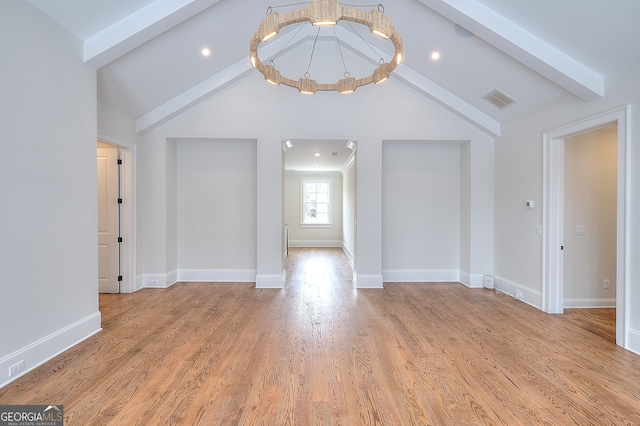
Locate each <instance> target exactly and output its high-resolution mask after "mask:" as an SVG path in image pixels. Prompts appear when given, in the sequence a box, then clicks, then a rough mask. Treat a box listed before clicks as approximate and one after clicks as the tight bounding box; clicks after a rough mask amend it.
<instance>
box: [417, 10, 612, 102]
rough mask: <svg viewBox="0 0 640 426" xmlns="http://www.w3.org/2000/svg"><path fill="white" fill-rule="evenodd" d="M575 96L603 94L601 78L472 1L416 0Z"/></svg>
mask: <svg viewBox="0 0 640 426" xmlns="http://www.w3.org/2000/svg"><path fill="white" fill-rule="evenodd" d="M418 1H420V2H421V3H423V4H425V5H426V6H428V7H430V8H431V9H433V10H435V11H436V12H438V13H440V14H441V15H443V16H445V17H447V18H448V19H450V20H451V21H453V22H455V23H457V24H458V25H460V26H462V27H464V28H465V29H467V30H468V31H471V32H472V33H474V34H475V35H477V36H478V37H480V38H482V39H483V40H485V41H486V42H487V43H490V44H492V45H493V46H495V47H496V48H498V49H500V50H501V51H503V52H504V53H506V54H507V55H509V56H511V57H512V58H514V59H516V60H518V61H520V62H521V63H522V64H524V65H526V66H527V67H529V68H531V69H533V70H534V71H536V72H537V73H539V74H541V75H543V76H545V77H546V78H548V79H549V80H551V81H553V82H554V83H556V84H557V85H558V86H560V87H563V88H564V89H566V90H567V91H569V92H571V93H573V94H574V95H576V96H578V97H580V98H582V99H584V100H585V101H592V100H594V99H597V98H600V97H602V96H604V78H603V77H602V76H601V75H599V74H597V73H596V72H595V71H593V70H591V69H589V68H587V67H586V66H584V65H583V64H581V63H579V62H578V61H576V60H575V59H573V58H572V57H570V56H568V55H566V54H564V53H563V52H561V51H559V50H558V49H556V48H555V47H553V46H551V45H550V44H548V43H546V42H544V41H543V40H541V39H540V38H538V37H536V36H534V35H533V34H531V33H529V32H527V31H525V30H524V29H522V28H521V27H519V26H518V25H516V24H514V23H513V22H511V21H509V20H508V19H506V18H504V17H503V16H501V15H499V14H498V13H496V12H494V11H493V10H491V9H489V8H488V7H487V6H485V5H483V4H482V3H479V2H477V1H474V0H418Z"/></svg>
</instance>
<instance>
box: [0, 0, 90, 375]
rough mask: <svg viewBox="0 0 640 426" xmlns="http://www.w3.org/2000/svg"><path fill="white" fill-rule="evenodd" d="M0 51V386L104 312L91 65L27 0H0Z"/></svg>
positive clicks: (69, 342)
mask: <svg viewBox="0 0 640 426" xmlns="http://www.w3.org/2000/svg"><path fill="white" fill-rule="evenodd" d="M0 56H1V57H2V67H1V68H0V93H2V96H0V121H1V122H2V124H1V125H0V141H1V143H0V147H1V148H0V150H1V151H2V152H1V155H0V182H2V184H1V185H0V199H2V200H4V201H5V202H6V203H7V204H6V206H5V208H3V209H2V210H1V211H0V217H1V219H2V223H3V224H4V225H3V226H2V228H0V262H2V273H3V280H4V283H5V284H4V285H2V287H1V289H0V342H1V343H0V386H2V385H4V384H6V383H8V382H10V381H12V380H15V379H16V378H17V377H19V375H21V374H24V373H26V372H28V371H30V370H32V369H33V368H35V367H36V366H38V365H39V364H41V363H43V362H45V361H47V360H48V359H50V358H52V357H53V356H55V355H57V354H58V353H60V352H62V351H63V350H66V349H68V348H69V347H71V346H73V345H74V344H76V343H78V342H79V341H81V340H83V339H86V338H87V337H89V336H90V335H92V334H94V333H96V332H98V331H99V330H100V327H101V320H100V312H99V311H98V285H97V281H98V280H97V278H98V266H97V167H96V139H97V132H96V72H95V70H94V69H92V68H91V67H90V66H88V65H86V64H84V63H83V60H82V43H81V41H80V40H78V39H76V38H75V37H74V36H72V35H71V34H70V33H68V32H67V31H65V30H64V29H62V28H61V27H60V26H58V25H57V24H56V23H54V22H53V21H52V20H50V19H49V18H47V17H46V16H44V15H43V14H42V13H40V12H39V11H37V10H36V9H35V8H34V7H33V6H31V5H30V4H29V3H28V2H24V1H3V2H0ZM21 361H23V362H24V370H22V372H20V373H19V374H18V375H15V376H11V377H10V376H9V374H8V373H9V367H10V366H12V365H14V364H17V363H19V362H21Z"/></svg>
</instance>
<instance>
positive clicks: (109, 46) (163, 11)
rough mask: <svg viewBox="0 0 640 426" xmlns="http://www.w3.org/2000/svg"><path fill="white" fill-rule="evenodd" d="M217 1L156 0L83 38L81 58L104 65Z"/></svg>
mask: <svg viewBox="0 0 640 426" xmlns="http://www.w3.org/2000/svg"><path fill="white" fill-rule="evenodd" d="M219 1H220V0H156V1H154V2H153V3H151V4H149V5H148V6H146V7H144V8H142V9H140V10H138V11H137V12H135V13H133V14H131V15H129V16H128V17H126V18H125V19H123V20H121V21H119V22H116V23H115V24H113V25H112V26H110V27H109V28H106V29H105V30H103V31H101V32H99V33H98V34H96V35H94V36H92V37H90V38H88V39H87V40H85V41H84V61H85V62H87V63H89V64H91V65H93V66H94V67H95V68H100V67H103V66H105V65H106V64H108V63H109V62H111V61H114V60H115V59H117V58H119V57H120V56H122V55H124V54H125V53H128V52H130V51H132V50H133V49H135V48H136V47H138V46H140V45H142V44H144V43H146V42H147V41H149V40H151V39H152V38H154V37H156V36H158V35H160V34H162V33H163V32H165V31H167V30H169V29H171V28H173V27H174V26H176V25H178V24H180V23H181V22H184V21H185V20H187V19H189V18H191V17H192V16H194V15H196V14H198V13H200V12H201V11H203V10H204V9H206V8H208V7H210V6H212V5H214V4H216V3H218V2H219Z"/></svg>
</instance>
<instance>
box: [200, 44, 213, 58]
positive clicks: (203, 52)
mask: <svg viewBox="0 0 640 426" xmlns="http://www.w3.org/2000/svg"><path fill="white" fill-rule="evenodd" d="M209 55H211V50H209V49H208V48H206V47H205V48H204V49H202V56H204V57H205V58H206V57H207V56H209Z"/></svg>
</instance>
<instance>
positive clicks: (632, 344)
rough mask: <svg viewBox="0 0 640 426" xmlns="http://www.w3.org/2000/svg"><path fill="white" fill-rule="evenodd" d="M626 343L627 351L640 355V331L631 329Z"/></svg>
mask: <svg viewBox="0 0 640 426" xmlns="http://www.w3.org/2000/svg"><path fill="white" fill-rule="evenodd" d="M626 341H627V347H626V348H625V349H627V350H629V351H631V352H633V353H636V354H638V355H640V331H638V330H634V329H632V328H629V330H628V331H627V336H626Z"/></svg>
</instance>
